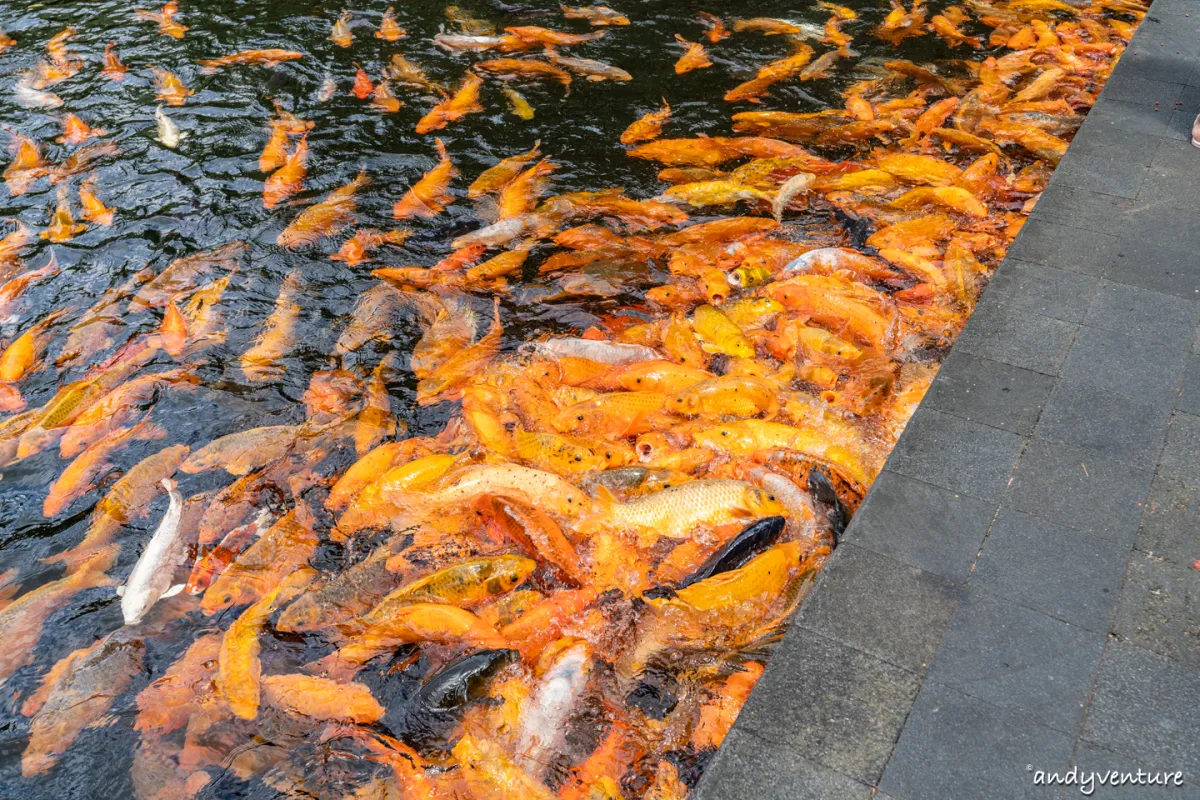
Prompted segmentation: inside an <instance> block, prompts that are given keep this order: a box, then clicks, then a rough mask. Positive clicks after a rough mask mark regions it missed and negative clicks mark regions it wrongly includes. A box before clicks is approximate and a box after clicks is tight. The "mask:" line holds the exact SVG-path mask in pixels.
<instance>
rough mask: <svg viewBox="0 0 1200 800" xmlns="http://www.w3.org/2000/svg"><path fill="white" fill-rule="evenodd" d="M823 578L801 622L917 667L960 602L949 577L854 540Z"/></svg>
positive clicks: (879, 655) (803, 609)
mask: <svg viewBox="0 0 1200 800" xmlns="http://www.w3.org/2000/svg"><path fill="white" fill-rule="evenodd" d="M817 580H818V584H817V586H815V587H814V588H813V590H812V591H810V592H809V595H808V597H807V598H805V602H804V604H803V605H802V606H801V607H800V611H799V612H798V613H797V615H796V622H795V624H796V625H799V626H801V627H803V628H807V629H808V630H811V631H815V632H816V633H820V634H822V635H823V636H827V637H829V638H831V639H835V640H836V641H839V642H842V643H844V644H847V645H849V646H851V647H853V648H855V649H857V650H862V651H863V652H865V653H870V654H871V655H873V656H875V657H877V658H881V659H883V660H884V661H887V662H890V663H892V664H895V665H897V666H899V667H903V668H904V669H907V670H909V671H911V672H923V671H924V669H925V667H926V666H927V664H928V662H929V659H930V658H932V657H933V653H934V651H935V650H937V646H938V642H940V641H941V639H942V632H943V631H944V630H945V629H946V625H947V624H948V623H949V622H950V616H951V614H953V613H954V606H955V603H957V602H958V590H957V588H956V587H955V586H954V585H953V584H951V583H950V582H949V581H947V580H945V579H944V578H939V577H938V576H936V575H933V574H931V573H928V572H925V571H923V570H919V569H915V568H913V567H909V566H906V565H904V564H901V563H900V562H898V561H895V560H894V559H891V558H888V557H887V556H882V555H879V554H878V553H872V552H871V551H869V550H864V549H862V548H861V547H856V546H855V545H853V544H849V543H847V544H843V545H842V546H841V547H839V548H838V549H837V551H836V552H835V554H834V558H832V559H831V560H830V562H829V564H828V565H826V567H825V569H823V570H822V571H821V574H820V576H818V578H817ZM850 609H853V613H847V612H848V611H849V610H850Z"/></svg>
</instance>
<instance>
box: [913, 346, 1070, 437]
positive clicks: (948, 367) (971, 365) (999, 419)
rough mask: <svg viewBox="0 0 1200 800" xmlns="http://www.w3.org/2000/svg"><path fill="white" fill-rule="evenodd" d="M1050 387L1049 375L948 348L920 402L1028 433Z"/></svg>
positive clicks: (930, 406)
mask: <svg viewBox="0 0 1200 800" xmlns="http://www.w3.org/2000/svg"><path fill="white" fill-rule="evenodd" d="M1068 360H1069V359H1068ZM1053 386H1054V378H1052V377H1051V376H1049V375H1043V374H1042V373H1040V372H1033V371H1031V370H1027V369H1021V368H1020V367H1014V366H1012V365H1011V364H1002V363H1000V362H999V361H991V360H989V359H986V358H980V357H979V356H974V355H971V354H970V353H967V352H965V351H958V350H952V351H951V352H950V355H949V356H948V357H947V358H946V360H945V362H943V364H942V366H941V369H939V370H938V374H937V378H935V379H934V381H933V385H931V386H930V387H929V392H928V393H926V395H925V399H924V401H923V403H924V405H925V407H926V408H933V409H936V410H938V411H945V412H946V413H948V414H953V415H954V416H956V417H962V418H963V419H967V420H971V421H973V422H981V423H983V424H984V425H990V426H992V427H993V428H1000V429H1001V430H1006V431H1011V432H1013V433H1020V434H1026V435H1027V434H1029V433H1032V432H1033V427H1034V426H1035V425H1036V424H1037V420H1038V417H1039V416H1040V415H1041V412H1042V407H1043V406H1044V405H1045V404H1046V398H1047V397H1049V396H1050V389H1051V388H1052V387H1053Z"/></svg>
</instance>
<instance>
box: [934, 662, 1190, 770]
mask: <svg viewBox="0 0 1200 800" xmlns="http://www.w3.org/2000/svg"><path fill="white" fill-rule="evenodd" d="M919 702H920V701H919V700H918V703H919ZM1197 708H1200V671H1197V670H1196V669H1195V668H1193V667H1188V666H1185V665H1183V664H1179V663H1177V662H1174V661H1171V660H1170V659H1168V658H1165V657H1163V656H1160V655H1158V654H1157V653H1151V652H1150V651H1149V650H1143V649H1142V648H1140V647H1135V646H1133V645H1131V644H1125V643H1122V642H1109V645H1108V649H1107V650H1106V651H1105V654H1104V658H1103V659H1102V660H1101V662H1100V673H1099V677H1098V679H1097V681H1096V688H1095V690H1094V691H1093V692H1092V702H1091V705H1090V706H1089V708H1088V713H1087V718H1086V719H1085V720H1084V723H1083V734H1082V735H1083V739H1084V740H1085V741H1088V742H1091V743H1092V744H1096V745H1099V746H1100V747H1103V748H1105V749H1106V750H1111V751H1113V752H1115V753H1119V754H1121V755H1124V756H1126V757H1128V758H1129V759H1131V760H1133V761H1138V762H1141V763H1145V764H1162V765H1164V768H1170V769H1180V770H1183V772H1184V780H1185V781H1188V782H1193V783H1194V782H1195V781H1196V776H1197V775H1198V774H1200V747H1197V746H1196V742H1200V714H1197V713H1196V709H1197Z"/></svg>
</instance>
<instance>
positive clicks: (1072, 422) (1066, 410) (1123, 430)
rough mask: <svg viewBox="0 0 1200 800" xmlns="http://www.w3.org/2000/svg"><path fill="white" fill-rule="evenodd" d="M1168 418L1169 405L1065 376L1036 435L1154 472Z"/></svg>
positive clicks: (1058, 385) (1046, 409)
mask: <svg viewBox="0 0 1200 800" xmlns="http://www.w3.org/2000/svg"><path fill="white" fill-rule="evenodd" d="M1170 418H1171V408H1170V406H1169V404H1167V403H1165V402H1163V401H1162V400H1159V402H1148V401H1145V400H1140V399H1133V398H1132V397H1129V396H1121V395H1118V394H1113V393H1112V392H1108V391H1105V390H1103V389H1100V388H1099V387H1098V386H1097V385H1096V384H1094V383H1088V382H1084V381H1079V380H1068V379H1067V378H1066V377H1063V378H1060V379H1059V381H1058V383H1057V384H1056V385H1055V386H1054V391H1052V392H1051V393H1050V399H1049V400H1047V401H1046V408H1045V410H1043V411H1042V417H1041V419H1040V420H1038V424H1037V429H1036V435H1037V436H1038V437H1039V438H1042V439H1045V440H1047V441H1051V442H1059V443H1062V444H1066V445H1071V446H1074V447H1079V448H1082V449H1084V450H1086V451H1088V452H1091V453H1094V454H1096V455H1098V456H1100V457H1103V458H1111V459H1115V460H1116V461H1120V462H1122V463H1125V464H1129V465H1130V466H1133V467H1139V468H1141V469H1145V470H1153V469H1154V465H1155V463H1157V461H1158V454H1159V453H1160V452H1162V447H1163V437H1164V435H1165V434H1166V430H1167V423H1168V422H1169V421H1170Z"/></svg>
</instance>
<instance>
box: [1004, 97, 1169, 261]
mask: <svg viewBox="0 0 1200 800" xmlns="http://www.w3.org/2000/svg"><path fill="white" fill-rule="evenodd" d="M1172 110H1174V106H1172ZM1168 113H1169V112H1168ZM1168 124H1170V122H1169V120H1168ZM1130 135H1133V136H1141V137H1144V138H1146V139H1147V140H1148V141H1150V142H1157V141H1158V140H1157V139H1156V138H1154V137H1149V136H1147V135H1146V134H1130ZM1072 147H1073V146H1072ZM1117 152H1118V148H1117V146H1116V145H1115V144H1112V145H1111V146H1104V147H1101V146H1099V145H1096V146H1095V147H1093V148H1092V149H1090V150H1087V149H1085V150H1083V151H1080V152H1074V151H1073V150H1068V151H1067V157H1066V158H1064V159H1063V160H1062V163H1060V164H1059V165H1058V169H1056V170H1055V172H1054V179H1055V181H1056V182H1058V183H1061V184H1063V185H1065V186H1077V187H1079V188H1080V189H1086V190H1088V191H1092V192H1102V193H1104V194H1111V195H1116V196H1117V197H1137V196H1138V192H1139V191H1140V190H1141V188H1142V184H1143V182H1145V180H1146V176H1147V175H1148V174H1149V167H1148V166H1147V165H1146V164H1141V163H1138V161H1137V160H1136V159H1127V158H1117V157H1116V153H1117ZM1027 224H1028V223H1027ZM1018 241H1019V240H1018ZM1013 246H1014V247H1016V244H1015V243H1014V244H1013ZM1019 252H1021V253H1022V256H1021V257H1022V258H1025V257H1026V256H1025V255H1023V253H1024V251H1019Z"/></svg>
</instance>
